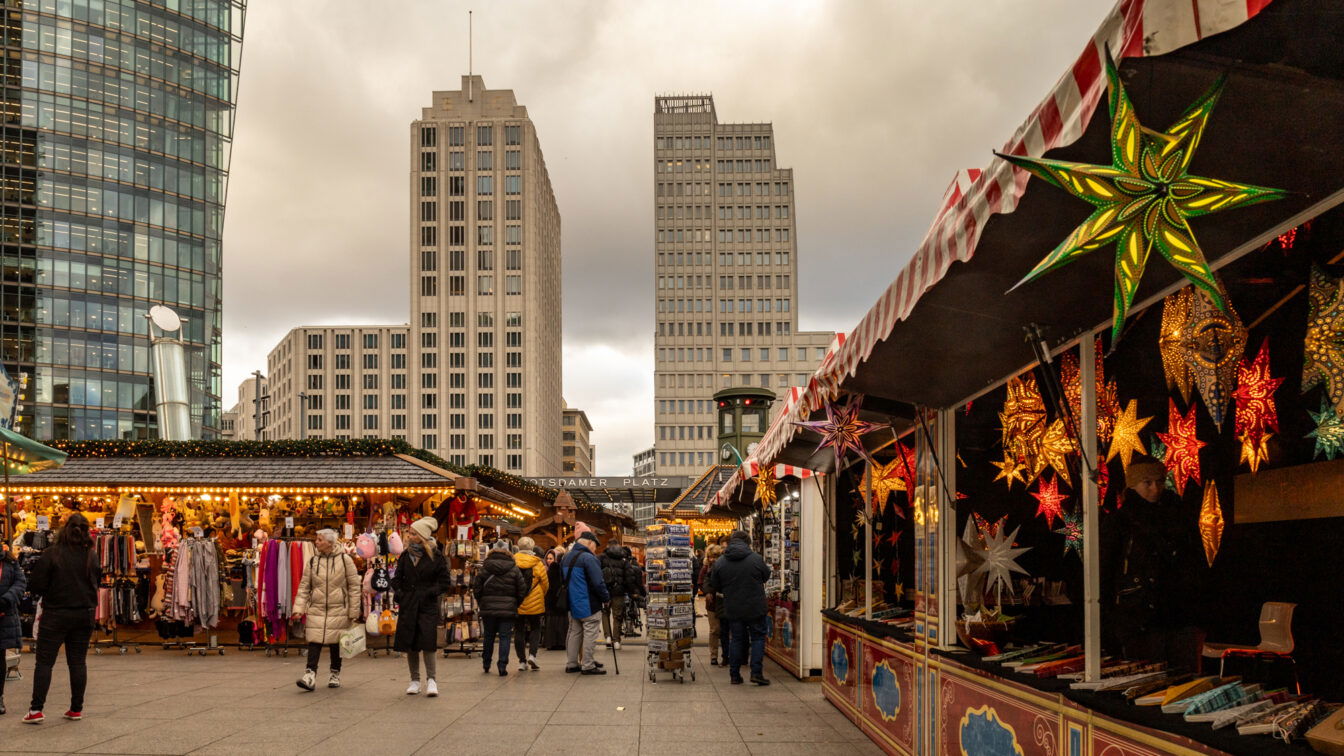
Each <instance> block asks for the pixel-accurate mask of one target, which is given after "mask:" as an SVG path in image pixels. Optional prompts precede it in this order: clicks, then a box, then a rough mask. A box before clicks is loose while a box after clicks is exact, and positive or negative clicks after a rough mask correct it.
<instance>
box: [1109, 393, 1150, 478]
mask: <svg viewBox="0 0 1344 756" xmlns="http://www.w3.org/2000/svg"><path fill="white" fill-rule="evenodd" d="M1152 419H1153V418H1152V417H1151V416H1150V417H1142V418H1141V417H1139V400H1138V399H1130V400H1129V404H1128V405H1126V406H1125V408H1124V410H1122V411H1121V412H1120V414H1119V415H1118V416H1117V417H1116V418H1115V430H1114V432H1113V434H1112V436H1111V448H1110V449H1109V450H1108V451H1107V452H1106V461H1107V462H1110V461H1111V460H1112V459H1114V458H1115V456H1116V455H1117V454H1118V455H1120V460H1121V462H1123V463H1124V466H1125V469H1126V470H1128V469H1129V463H1130V461H1131V460H1132V459H1133V458H1134V452H1138V453H1139V454H1143V453H1144V448H1143V441H1142V440H1140V439H1139V431H1141V430H1143V428H1144V426H1145V425H1147V424H1148V423H1150V422H1152Z"/></svg>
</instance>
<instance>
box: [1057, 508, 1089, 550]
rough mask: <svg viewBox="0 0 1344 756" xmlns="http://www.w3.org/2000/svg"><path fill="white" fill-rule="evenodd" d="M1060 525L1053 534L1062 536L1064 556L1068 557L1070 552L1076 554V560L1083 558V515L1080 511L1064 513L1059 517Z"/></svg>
mask: <svg viewBox="0 0 1344 756" xmlns="http://www.w3.org/2000/svg"><path fill="white" fill-rule="evenodd" d="M1059 517H1060V523H1061V524H1062V525H1063V527H1061V528H1060V529H1059V530H1056V531H1054V532H1056V533H1058V534H1060V535H1062V536H1064V556H1068V555H1069V552H1070V551H1076V552H1078V558H1079V559H1082V558H1083V513H1082V510H1081V509H1080V510H1079V511H1077V512H1065V513H1063V514H1061V515H1060V516H1059Z"/></svg>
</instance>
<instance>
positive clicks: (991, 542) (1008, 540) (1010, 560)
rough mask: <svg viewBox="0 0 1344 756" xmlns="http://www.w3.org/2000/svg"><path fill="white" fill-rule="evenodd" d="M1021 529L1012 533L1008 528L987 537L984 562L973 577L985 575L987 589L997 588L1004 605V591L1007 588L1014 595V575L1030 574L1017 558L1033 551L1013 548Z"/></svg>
mask: <svg viewBox="0 0 1344 756" xmlns="http://www.w3.org/2000/svg"><path fill="white" fill-rule="evenodd" d="M1021 529H1022V528H1021V527H1017V528H1014V529H1013V532H1012V533H1007V532H1005V531H1006V530H1007V528H1002V529H1000V530H999V532H997V533H994V534H992V535H988V536H986V537H985V550H984V552H983V554H984V562H982V563H981V565H980V566H979V567H977V568H975V571H974V572H973V573H972V574H973V575H979V574H983V575H985V578H986V582H985V589H986V590H992V589H995V588H997V589H998V595H999V598H1000V602H999V603H1000V604H1002V603H1003V602H1002V597H1003V589H1004V588H1007V589H1008V593H1009V594H1010V595H1011V594H1012V593H1013V576H1012V573H1014V572H1020V573H1022V574H1023V575H1026V574H1028V573H1027V571H1026V570H1024V569H1022V567H1021V565H1019V564H1018V563H1017V558H1018V557H1019V556H1022V555H1023V554H1025V553H1027V552H1028V551H1031V549H1030V548H1020V549H1019V548H1013V544H1014V542H1016V541H1017V532H1018V531H1019V530H1021Z"/></svg>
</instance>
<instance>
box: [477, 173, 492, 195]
mask: <svg viewBox="0 0 1344 756" xmlns="http://www.w3.org/2000/svg"><path fill="white" fill-rule="evenodd" d="M476 193H477V194H479V195H483V196H488V195H491V194H494V193H495V177H494V176H477V177H476Z"/></svg>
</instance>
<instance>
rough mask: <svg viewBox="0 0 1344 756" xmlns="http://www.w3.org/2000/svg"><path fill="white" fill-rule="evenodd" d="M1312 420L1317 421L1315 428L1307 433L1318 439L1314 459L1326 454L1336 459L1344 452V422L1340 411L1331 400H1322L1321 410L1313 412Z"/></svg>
mask: <svg viewBox="0 0 1344 756" xmlns="http://www.w3.org/2000/svg"><path fill="white" fill-rule="evenodd" d="M1307 414H1308V415H1311V421H1312V422H1314V423H1316V428H1315V430H1313V431H1311V432H1310V433H1308V434H1307V438H1314V439H1316V448H1315V450H1314V451H1313V452H1312V455H1311V456H1312V459H1315V458H1316V457H1320V456H1324V457H1325V458H1326V459H1334V458H1335V457H1338V456H1339V455H1341V454H1344V422H1341V421H1340V417H1339V413H1338V412H1335V408H1334V407H1333V406H1331V404H1330V402H1328V401H1325V400H1321V411H1320V412H1312V411H1311V410H1307Z"/></svg>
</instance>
